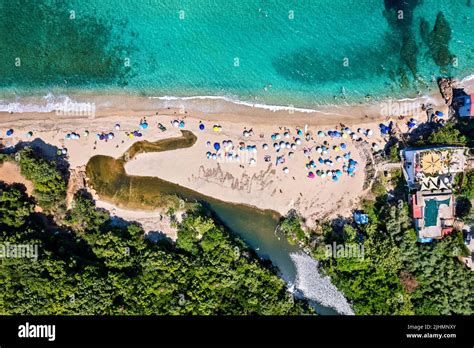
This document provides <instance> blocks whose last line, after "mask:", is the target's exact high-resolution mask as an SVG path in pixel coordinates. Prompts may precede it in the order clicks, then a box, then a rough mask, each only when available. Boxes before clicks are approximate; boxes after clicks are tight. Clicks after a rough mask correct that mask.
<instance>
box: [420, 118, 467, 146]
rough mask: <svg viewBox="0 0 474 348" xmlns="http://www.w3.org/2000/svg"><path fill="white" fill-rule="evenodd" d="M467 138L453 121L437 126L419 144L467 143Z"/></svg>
mask: <svg viewBox="0 0 474 348" xmlns="http://www.w3.org/2000/svg"><path fill="white" fill-rule="evenodd" d="M466 144H467V138H466V136H464V135H463V134H462V133H461V132H460V130H459V129H458V128H457V127H456V125H455V124H454V123H452V122H449V123H447V124H446V125H445V126H443V127H439V128H437V129H436V130H435V131H434V132H432V133H430V134H429V135H428V137H427V138H426V139H424V140H421V141H419V142H418V145H466Z"/></svg>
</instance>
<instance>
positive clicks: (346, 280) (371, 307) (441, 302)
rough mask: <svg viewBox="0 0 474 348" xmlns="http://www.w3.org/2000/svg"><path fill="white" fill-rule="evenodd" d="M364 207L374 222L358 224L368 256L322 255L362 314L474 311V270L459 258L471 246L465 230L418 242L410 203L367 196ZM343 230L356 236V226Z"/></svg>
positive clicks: (325, 265)
mask: <svg viewBox="0 0 474 348" xmlns="http://www.w3.org/2000/svg"><path fill="white" fill-rule="evenodd" d="M364 210H365V211H366V213H368V215H369V218H370V223H369V224H368V225H364V226H358V227H357V231H358V235H359V238H356V240H357V239H359V243H360V245H361V246H363V247H364V257H363V258H357V257H352V258H321V262H322V265H323V268H324V269H325V271H326V273H327V274H329V275H330V276H331V278H332V280H333V282H334V283H335V285H336V286H337V287H338V288H339V289H340V290H341V291H343V293H344V294H345V295H346V296H347V298H348V299H349V300H351V301H353V308H354V310H355V312H356V313H357V314H384V315H392V314H402V315H403V314H420V315H427V314H430V315H431V314H433V315H435V314H438V315H439V314H473V313H474V300H473V298H472V296H471V295H470V292H471V290H470V289H471V288H472V285H473V284H474V275H473V274H472V272H471V271H470V270H469V269H467V268H466V267H465V266H464V265H463V264H462V263H461V262H460V261H459V260H458V256H461V255H465V252H466V250H465V247H464V244H463V241H462V237H461V233H460V232H455V233H453V235H451V236H448V237H446V238H445V239H444V240H442V241H439V242H436V243H433V244H428V245H423V244H418V243H417V242H416V234H415V231H414V230H413V229H412V227H411V221H410V216H409V212H408V206H407V204H406V203H402V202H400V203H398V204H396V205H393V204H387V203H386V204H380V203H376V202H366V203H365V207H364ZM348 231H349V232H350V233H348ZM343 235H344V236H346V240H353V238H354V237H353V235H354V231H353V227H350V228H347V226H345V227H344V230H343ZM332 241H337V242H339V243H340V242H341V240H340V238H339V237H338V233H337V232H336V231H334V230H333V231H331V232H330V233H329V235H328V236H326V242H329V243H331V242H332ZM345 242H346V241H345ZM314 256H315V257H317V256H318V253H315V254H314Z"/></svg>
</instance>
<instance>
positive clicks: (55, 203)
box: [19, 148, 66, 211]
mask: <svg viewBox="0 0 474 348" xmlns="http://www.w3.org/2000/svg"><path fill="white" fill-rule="evenodd" d="M19 160H20V169H21V174H22V175H23V176H24V177H25V178H27V179H28V180H31V181H32V182H33V186H34V191H33V195H34V197H35V198H36V200H37V201H38V204H39V205H40V207H42V208H43V209H48V210H53V211H57V210H59V209H61V208H63V206H64V204H63V203H64V202H63V201H64V199H65V197H66V183H65V181H64V178H63V176H62V174H61V172H60V171H59V170H58V169H57V165H56V162H54V161H47V160H45V159H44V158H41V157H38V156H36V155H35V153H34V151H33V150H32V149H31V148H25V149H24V150H22V151H21V152H20V153H19Z"/></svg>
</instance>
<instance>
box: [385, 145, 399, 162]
mask: <svg viewBox="0 0 474 348" xmlns="http://www.w3.org/2000/svg"><path fill="white" fill-rule="evenodd" d="M388 159H389V160H390V162H392V163H398V162H400V160H401V158H400V147H399V145H398V143H395V144H393V145H392V146H390V149H389V152H388Z"/></svg>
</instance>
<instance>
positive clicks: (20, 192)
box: [0, 181, 34, 227]
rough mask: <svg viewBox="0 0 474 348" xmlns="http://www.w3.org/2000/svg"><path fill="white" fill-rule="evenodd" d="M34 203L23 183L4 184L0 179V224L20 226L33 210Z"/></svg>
mask: <svg viewBox="0 0 474 348" xmlns="http://www.w3.org/2000/svg"><path fill="white" fill-rule="evenodd" d="M33 209H34V204H33V202H32V200H31V199H29V198H28V196H27V194H26V192H25V188H24V186H23V185H8V186H7V185H4V184H3V183H2V182H1V181H0V224H5V225H8V226H13V227H20V226H22V225H24V224H25V222H26V219H27V218H28V216H29V215H30V214H31V213H32V212H33Z"/></svg>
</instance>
